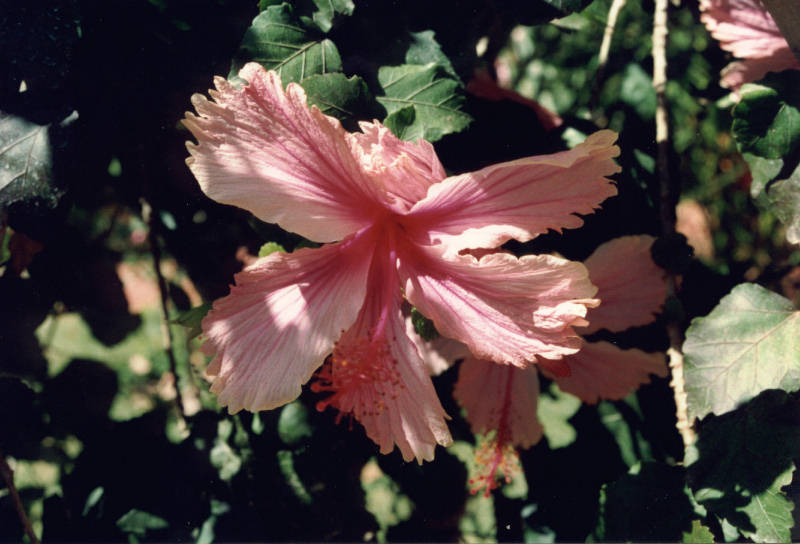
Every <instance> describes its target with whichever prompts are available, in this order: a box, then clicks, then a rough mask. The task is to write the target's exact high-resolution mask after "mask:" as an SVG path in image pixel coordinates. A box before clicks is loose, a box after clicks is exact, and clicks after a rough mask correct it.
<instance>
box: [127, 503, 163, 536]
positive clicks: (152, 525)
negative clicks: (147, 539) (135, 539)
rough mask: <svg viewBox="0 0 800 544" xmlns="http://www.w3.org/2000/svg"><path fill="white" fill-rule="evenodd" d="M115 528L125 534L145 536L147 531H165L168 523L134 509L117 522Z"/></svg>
mask: <svg viewBox="0 0 800 544" xmlns="http://www.w3.org/2000/svg"><path fill="white" fill-rule="evenodd" d="M117 527H119V528H120V530H122V531H123V532H125V533H132V534H134V535H137V536H145V535H146V534H147V531H151V530H156V529H166V528H167V527H169V523H167V520H165V519H164V518H160V517H158V516H156V515H153V514H150V513H149V512H144V511H142V510H137V509H136V508H134V509H132V510H129V511H128V512H127V513H126V514H124V515H123V516H122V517H121V518H119V519H118V520H117Z"/></svg>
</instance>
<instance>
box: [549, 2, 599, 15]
mask: <svg viewBox="0 0 800 544" xmlns="http://www.w3.org/2000/svg"><path fill="white" fill-rule="evenodd" d="M542 1H543V2H544V3H546V4H549V5H551V6H553V7H554V8H556V9H557V10H559V11H561V12H563V13H564V15H567V14H569V13H573V12H575V11H580V10H582V9H583V8H585V7H586V6H588V5H589V4H591V3H592V0H542Z"/></svg>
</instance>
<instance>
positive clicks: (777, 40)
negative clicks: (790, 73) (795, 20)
mask: <svg viewBox="0 0 800 544" xmlns="http://www.w3.org/2000/svg"><path fill="white" fill-rule="evenodd" d="M700 10H701V14H700V20H701V21H702V22H703V24H705V25H706V28H707V29H708V31H709V32H710V33H711V35H712V36H713V37H714V39H716V40H718V41H719V45H720V47H721V48H722V49H724V50H725V51H730V52H731V53H733V55H734V56H736V57H739V58H741V59H747V60H745V61H742V62H735V63H732V64H729V65H728V66H727V67H726V68H725V69H724V70H723V71H722V81H721V84H722V86H723V87H729V88H732V89H738V88H739V87H741V85H742V84H744V83H748V82H751V81H758V80H759V79H761V78H763V77H764V76H765V75H766V74H767V72H780V71H782V70H787V69H790V68H793V69H798V68H800V63H798V61H797V58H795V56H794V55H793V54H792V52H791V50H790V49H789V44H788V43H786V39H785V38H784V37H783V35H782V34H781V32H780V30H779V29H778V25H777V24H775V20H774V19H773V18H772V15H770V13H769V11H767V9H766V8H765V7H764V5H763V4H762V3H761V2H759V1H758V0H701V2H700Z"/></svg>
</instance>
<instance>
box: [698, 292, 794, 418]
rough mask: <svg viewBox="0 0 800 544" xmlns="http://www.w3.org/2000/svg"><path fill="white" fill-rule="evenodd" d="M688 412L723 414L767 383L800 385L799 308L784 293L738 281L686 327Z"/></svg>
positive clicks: (770, 385) (789, 388)
mask: <svg viewBox="0 0 800 544" xmlns="http://www.w3.org/2000/svg"><path fill="white" fill-rule="evenodd" d="M683 352H684V354H685V357H686V359H685V363H686V367H685V373H686V374H685V375H686V393H687V396H688V405H689V406H688V407H689V418H690V420H693V419H695V418H698V417H703V416H705V415H707V414H709V413H711V412H715V413H717V414H723V413H725V412H727V411H729V410H733V409H734V408H736V407H737V406H738V405H739V404H741V403H742V402H745V401H747V400H749V399H752V398H753V397H755V396H756V395H757V394H758V393H759V392H761V391H763V390H764V389H769V388H780V389H783V390H784V391H796V390H798V389H800V312H797V311H794V308H793V306H792V303H791V302H790V301H789V300H787V299H785V298H784V297H782V296H780V295H777V294H775V293H772V292H771V291H768V290H766V289H764V288H763V287H761V286H759V285H755V284H751V283H744V284H741V285H737V286H736V287H734V289H733V290H732V291H731V293H730V294H729V295H726V296H725V297H723V299H722V300H721V301H720V303H719V304H718V305H717V307H716V308H714V310H712V312H711V313H710V314H709V315H708V316H706V317H702V318H696V319H694V320H693V321H692V324H691V326H690V327H689V329H688V330H687V331H686V342H684V344H683Z"/></svg>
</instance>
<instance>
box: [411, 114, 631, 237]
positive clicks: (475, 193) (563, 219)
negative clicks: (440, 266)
mask: <svg viewBox="0 0 800 544" xmlns="http://www.w3.org/2000/svg"><path fill="white" fill-rule="evenodd" d="M616 138H617V135H616V134H615V133H613V132H611V131H609V130H603V131H600V132H597V133H595V134H592V135H591V136H589V137H588V138H587V139H586V141H585V142H583V143H582V144H580V145H578V146H576V147H575V148H574V149H571V150H569V151H563V152H561V153H555V154H552V155H541V156H535V157H528V158H525V159H519V160H515V161H511V162H506V163H501V164H496V165H493V166H488V167H486V168H483V169H482V170H478V171H476V172H471V173H468V174H462V175H459V176H453V177H449V178H447V179H445V180H444V181H442V182H440V183H437V184H434V185H432V186H431V188H430V189H429V190H428V195H427V197H425V199H423V200H421V201H420V202H419V203H417V204H416V205H415V206H414V207H413V208H412V209H411V211H410V212H409V215H408V216H407V217H406V218H405V224H406V228H407V230H408V231H409V232H410V233H412V234H413V235H415V236H419V237H420V238H422V239H426V238H427V240H426V241H430V242H441V243H444V244H446V245H447V246H448V248H449V250H450V251H451V252H457V251H459V250H461V249H466V248H480V247H497V246H498V245H500V244H502V243H503V242H505V241H506V240H509V239H510V238H516V239H517V240H520V241H527V240H530V239H531V238H533V237H535V236H537V235H538V234H541V233H543V232H546V231H547V230H548V229H554V230H557V231H561V229H562V228H577V227H580V226H581V225H582V224H583V220H582V219H581V218H580V217H578V216H577V215H575V214H576V213H582V214H589V213H593V212H594V211H595V209H596V208H597V207H599V205H600V203H601V202H603V201H604V200H605V199H606V198H608V197H610V196H614V195H615V194H617V190H616V187H615V186H614V183H613V182H612V181H611V180H609V179H607V178H606V177H605V176H608V175H611V174H614V173H616V172H619V171H620V169H619V167H618V166H617V165H616V163H615V162H614V160H613V158H614V157H616V156H617V155H619V148H618V147H617V146H615V145H613V144H614V141H615V140H616Z"/></svg>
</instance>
